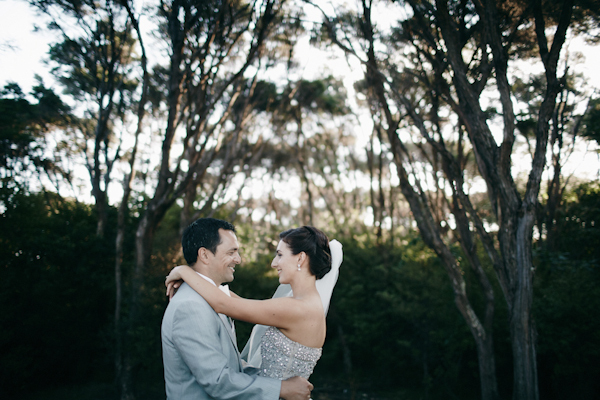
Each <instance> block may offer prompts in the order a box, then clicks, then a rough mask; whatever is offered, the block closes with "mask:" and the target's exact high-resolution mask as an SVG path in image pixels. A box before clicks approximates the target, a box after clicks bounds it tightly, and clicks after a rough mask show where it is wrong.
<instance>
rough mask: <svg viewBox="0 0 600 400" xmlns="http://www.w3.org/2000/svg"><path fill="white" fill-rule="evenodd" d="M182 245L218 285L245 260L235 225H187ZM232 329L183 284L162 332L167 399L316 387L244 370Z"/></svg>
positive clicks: (285, 393)
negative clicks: (240, 251) (242, 258)
mask: <svg viewBox="0 0 600 400" xmlns="http://www.w3.org/2000/svg"><path fill="white" fill-rule="evenodd" d="M181 243H182V246H183V255H184V257H185V260H186V261H187V263H188V264H189V265H190V266H191V267H192V268H193V269H194V270H195V271H196V272H198V273H199V274H200V276H202V277H203V278H204V279H206V280H207V281H209V282H211V283H213V284H215V285H216V286H220V285H221V284H223V283H226V282H231V281H233V273H234V270H235V266H236V265H238V264H240V263H241V261H242V260H241V258H240V254H239V245H238V241H237V237H236V235H235V228H234V226H233V225H232V224H230V223H229V222H226V221H221V220H218V219H214V218H201V219H198V220H196V221H195V222H193V223H192V224H191V225H190V226H188V227H187V228H186V230H185V231H184V233H183V237H182V239H181ZM225 291H226V292H227V291H228V290H227V289H225ZM232 328H233V326H232V325H231V321H230V320H229V319H228V317H226V316H224V315H220V314H217V313H216V312H215V311H214V310H213V309H212V308H211V307H210V305H209V304H208V303H207V302H206V301H205V300H204V299H203V298H202V296H200V295H199V294H198V293H196V292H195V291H194V290H193V289H192V288H191V287H190V286H188V285H187V284H186V283H182V284H181V286H180V287H179V290H178V291H177V293H176V294H175V296H174V297H173V298H172V299H171V301H170V303H169V305H168V306H167V309H166V311H165V315H164V318H163V322H162V330H161V331H162V347H163V363H164V369H165V383H166V392H167V399H168V400H187V399H189V400H192V399H193V400H203V399H244V400H245V399H256V400H262V399H273V400H276V399H279V398H280V397H282V398H284V399H287V400H296V399H302V400H306V399H308V398H309V397H310V391H311V390H312V388H313V385H312V384H311V383H310V382H308V381H307V380H306V379H304V378H301V377H294V378H291V379H288V380H286V381H279V380H276V379H271V378H266V377H261V376H258V375H256V374H252V373H245V372H244V371H243V367H242V362H241V360H240V354H239V352H238V349H237V344H236V338H235V333H234V332H233V329H232ZM247 372H248V371H247Z"/></svg>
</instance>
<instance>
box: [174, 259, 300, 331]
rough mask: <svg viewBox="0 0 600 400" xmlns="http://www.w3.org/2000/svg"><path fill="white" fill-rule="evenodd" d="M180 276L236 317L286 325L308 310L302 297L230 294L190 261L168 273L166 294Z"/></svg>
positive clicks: (218, 308)
mask: <svg viewBox="0 0 600 400" xmlns="http://www.w3.org/2000/svg"><path fill="white" fill-rule="evenodd" d="M180 280H184V281H185V282H186V283H187V284H188V285H190V286H191V287H192V289H194V290H195V291H196V292H198V293H199V294H200V295H201V296H202V297H203V298H204V299H205V300H206V301H207V302H208V304H210V306H211V307H212V308H213V310H215V311H216V312H218V313H221V314H225V315H228V316H230V317H231V318H234V319H237V320H241V321H246V322H250V323H253V324H261V325H268V326H275V327H277V328H284V329H285V328H289V327H290V325H291V324H292V323H296V324H297V323H298V322H300V321H302V320H303V319H305V318H306V316H307V315H308V314H309V313H306V312H304V308H303V304H302V302H301V301H299V300H296V299H293V298H290V297H282V298H276V299H268V300H251V299H245V298H243V297H239V296H238V295H236V294H233V295H232V296H231V297H229V296H227V295H226V294H225V293H223V292H222V291H221V290H219V288H217V287H216V286H215V285H213V284H212V283H210V282H208V281H207V280H206V279H204V278H202V277H201V276H200V275H198V274H197V273H196V271H194V270H193V269H192V268H190V267H188V266H187V265H180V266H178V267H175V268H174V269H173V270H172V271H171V273H170V274H169V275H168V276H167V279H166V281H165V285H166V286H167V295H170V293H172V292H173V290H174V289H175V288H177V287H179V285H180V283H178V282H180Z"/></svg>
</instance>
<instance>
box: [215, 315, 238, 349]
mask: <svg viewBox="0 0 600 400" xmlns="http://www.w3.org/2000/svg"><path fill="white" fill-rule="evenodd" d="M219 317H220V318H221V322H222V323H223V325H225V329H226V330H227V334H229V338H230V339H231V343H233V347H235V350H236V351H237V352H238V353H239V350H238V347H237V339H236V338H235V334H234V333H233V329H232V326H231V320H230V319H229V318H228V317H227V315H225V314H219Z"/></svg>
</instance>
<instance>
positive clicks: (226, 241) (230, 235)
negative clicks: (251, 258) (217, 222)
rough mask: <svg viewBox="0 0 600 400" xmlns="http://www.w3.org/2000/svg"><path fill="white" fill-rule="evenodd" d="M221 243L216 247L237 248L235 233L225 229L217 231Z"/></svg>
mask: <svg viewBox="0 0 600 400" xmlns="http://www.w3.org/2000/svg"><path fill="white" fill-rule="evenodd" d="M219 236H220V237H221V243H220V244H219V246H217V247H227V248H228V249H237V248H238V247H239V244H238V241H237V236H236V235H235V232H233V231H230V230H225V229H219Z"/></svg>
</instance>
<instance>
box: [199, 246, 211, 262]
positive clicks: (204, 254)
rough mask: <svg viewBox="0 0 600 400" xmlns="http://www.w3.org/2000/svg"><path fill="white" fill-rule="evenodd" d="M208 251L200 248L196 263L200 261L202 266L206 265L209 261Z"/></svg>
mask: <svg viewBox="0 0 600 400" xmlns="http://www.w3.org/2000/svg"><path fill="white" fill-rule="evenodd" d="M208 253H209V251H208V249H207V248H206V247H200V248H199V249H198V261H200V262H201V263H202V264H208V260H209V254H208Z"/></svg>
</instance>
